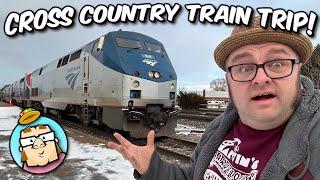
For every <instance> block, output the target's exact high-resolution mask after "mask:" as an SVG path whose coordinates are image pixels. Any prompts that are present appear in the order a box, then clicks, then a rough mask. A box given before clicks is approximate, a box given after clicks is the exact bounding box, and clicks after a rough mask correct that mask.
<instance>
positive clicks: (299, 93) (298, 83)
mask: <svg viewBox="0 0 320 180" xmlns="http://www.w3.org/2000/svg"><path fill="white" fill-rule="evenodd" d="M299 77H300V74H299V76H298V78H297V81H296V92H297V93H296V94H295V96H294V101H293V103H291V108H292V109H291V111H292V113H291V114H290V116H291V115H292V114H293V112H294V111H295V110H296V109H297V108H298V106H299V104H300V101H301V99H302V84H301V81H300V78H299ZM226 80H227V85H228V94H229V99H230V101H229V104H230V105H231V106H233V107H235V108H236V109H237V112H238V113H239V109H238V107H237V106H236V105H235V103H234V99H233V93H232V89H231V87H230V84H229V81H228V78H226ZM290 116H289V117H290Z"/></svg>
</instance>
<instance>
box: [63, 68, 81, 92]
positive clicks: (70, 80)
mask: <svg viewBox="0 0 320 180" xmlns="http://www.w3.org/2000/svg"><path fill="white" fill-rule="evenodd" d="M78 75H79V72H78V73H70V74H68V75H67V76H66V77H65V79H66V81H67V83H68V84H69V86H70V87H71V89H73V88H74V84H75V83H76V80H77V78H78Z"/></svg>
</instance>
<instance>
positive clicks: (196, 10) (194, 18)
mask: <svg viewBox="0 0 320 180" xmlns="http://www.w3.org/2000/svg"><path fill="white" fill-rule="evenodd" d="M189 6H192V7H194V6H197V7H196V9H195V12H194V15H193V17H192V19H191V17H190V13H191V12H190V11H191V10H192V9H191V8H189ZM184 8H185V9H187V10H188V21H189V22H191V23H196V19H197V17H198V16H200V10H201V4H199V3H195V4H186V5H184ZM198 18H199V17H198Z"/></svg>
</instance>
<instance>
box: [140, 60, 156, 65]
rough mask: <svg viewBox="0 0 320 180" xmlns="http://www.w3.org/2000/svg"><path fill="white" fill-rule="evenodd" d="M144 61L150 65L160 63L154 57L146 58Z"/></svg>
mask: <svg viewBox="0 0 320 180" xmlns="http://www.w3.org/2000/svg"><path fill="white" fill-rule="evenodd" d="M142 62H144V63H146V64H148V65H150V66H154V65H156V64H157V63H158V61H157V60H154V59H144V60H143V61H142Z"/></svg>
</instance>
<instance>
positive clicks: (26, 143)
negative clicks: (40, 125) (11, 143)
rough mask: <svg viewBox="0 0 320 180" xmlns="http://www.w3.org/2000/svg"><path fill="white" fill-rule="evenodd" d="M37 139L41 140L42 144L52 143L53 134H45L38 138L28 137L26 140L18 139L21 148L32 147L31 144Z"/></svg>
mask: <svg viewBox="0 0 320 180" xmlns="http://www.w3.org/2000/svg"><path fill="white" fill-rule="evenodd" d="M37 138H39V139H41V140H42V141H43V142H47V141H53V140H54V132H53V131H51V132H48V133H45V134H39V135H38V136H30V137H26V138H21V139H20V143H21V146H22V147H26V146H30V145H33V143H34V142H35V141H36V139H37Z"/></svg>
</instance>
